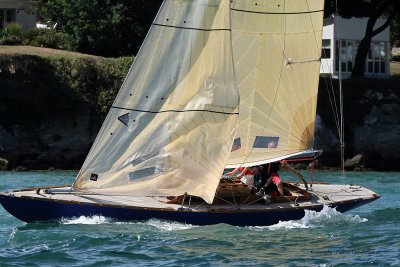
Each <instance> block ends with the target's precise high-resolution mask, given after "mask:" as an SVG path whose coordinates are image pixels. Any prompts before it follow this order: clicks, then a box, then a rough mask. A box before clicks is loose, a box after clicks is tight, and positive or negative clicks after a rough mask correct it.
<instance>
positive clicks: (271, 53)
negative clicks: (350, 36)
mask: <svg viewBox="0 0 400 267" xmlns="http://www.w3.org/2000/svg"><path fill="white" fill-rule="evenodd" d="M323 5H324V1H323V0H258V1H253V0H234V1H232V11H231V13H232V42H233V53H234V61H235V71H236V78H237V82H238V86H239V89H240V97H241V102H240V122H239V126H238V131H237V133H236V136H235V141H234V145H233V147H232V153H231V156H230V158H229V165H228V166H227V167H233V166H237V165H243V166H249V165H254V164H262V163H267V162H270V161H275V160H278V159H283V158H286V157H288V156H290V155H294V154H296V153H301V152H302V151H305V150H308V149H311V148H312V146H313V140H314V128H315V115H316V104H317V90H318V79H319V64H320V55H321V36H322V25H323Z"/></svg>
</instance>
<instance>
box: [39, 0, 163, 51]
mask: <svg viewBox="0 0 400 267" xmlns="http://www.w3.org/2000/svg"><path fill="white" fill-rule="evenodd" d="M161 2H162V1H161V0H42V1H41V4H40V8H39V13H40V18H41V19H42V20H44V21H47V22H49V23H50V24H52V25H53V26H55V27H56V28H57V30H59V31H62V32H64V33H67V34H69V35H70V36H71V37H72V40H73V41H72V42H73V43H72V44H71V47H73V48H75V50H77V51H79V52H83V53H89V54H95V55H101V56H122V55H133V54H136V53H137V51H138V49H139V47H140V45H141V43H142V41H143V39H144V37H145V35H146V33H147V31H148V28H149V27H150V25H151V22H152V21H153V19H154V17H155V14H156V12H157V10H158V8H159V6H160V4H161Z"/></svg>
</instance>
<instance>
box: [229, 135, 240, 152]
mask: <svg viewBox="0 0 400 267" xmlns="http://www.w3.org/2000/svg"><path fill="white" fill-rule="evenodd" d="M241 147H242V143H241V142H240V137H239V138H236V139H235V140H233V144H232V149H231V152H233V151H236V150H239V149H240V148H241Z"/></svg>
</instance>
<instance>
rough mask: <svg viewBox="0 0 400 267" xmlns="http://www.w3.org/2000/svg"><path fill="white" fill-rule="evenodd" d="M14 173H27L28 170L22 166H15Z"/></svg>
mask: <svg viewBox="0 0 400 267" xmlns="http://www.w3.org/2000/svg"><path fill="white" fill-rule="evenodd" d="M15 171H17V172H27V171H29V170H28V169H27V168H25V167H23V166H17V168H15Z"/></svg>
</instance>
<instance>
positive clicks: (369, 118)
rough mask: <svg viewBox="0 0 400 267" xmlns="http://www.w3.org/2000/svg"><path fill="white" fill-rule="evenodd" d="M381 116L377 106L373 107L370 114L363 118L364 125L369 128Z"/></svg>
mask: <svg viewBox="0 0 400 267" xmlns="http://www.w3.org/2000/svg"><path fill="white" fill-rule="evenodd" d="M381 115H382V110H380V109H379V108H378V107H377V106H373V107H372V110H371V113H370V114H368V115H367V116H365V117H364V124H365V125H368V126H370V125H374V124H376V123H378V122H379V117H380V116H381Z"/></svg>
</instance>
